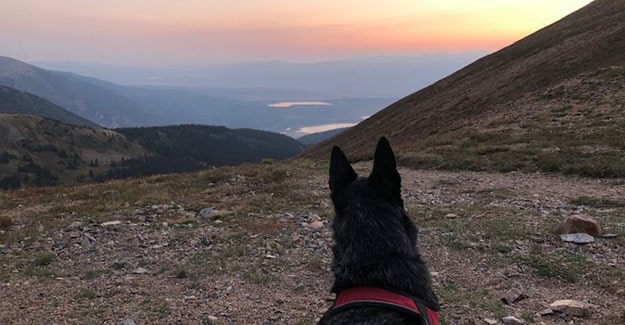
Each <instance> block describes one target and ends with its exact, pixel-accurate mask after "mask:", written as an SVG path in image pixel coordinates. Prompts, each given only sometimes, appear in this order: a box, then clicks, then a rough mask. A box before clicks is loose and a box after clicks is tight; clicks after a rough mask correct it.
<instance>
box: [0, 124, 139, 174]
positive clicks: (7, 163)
mask: <svg viewBox="0 0 625 325" xmlns="http://www.w3.org/2000/svg"><path fill="white" fill-rule="evenodd" d="M5 152H6V153H7V154H8V156H9V157H7V158H8V159H5V160H3V161H2V162H0V175H5V176H10V175H12V174H13V173H14V172H15V171H16V170H18V168H19V166H26V165H31V163H32V164H34V165H37V166H41V167H45V168H47V169H49V170H50V171H51V172H52V174H53V175H56V176H58V177H59V182H60V183H72V182H75V181H76V179H77V177H79V176H81V175H82V176H86V175H88V171H89V170H93V171H94V172H98V171H103V170H105V169H106V167H107V166H108V164H109V163H110V162H111V161H119V160H120V159H121V157H125V158H130V157H135V156H139V155H142V154H144V153H146V150H145V149H143V148H142V147H140V146H138V145H136V144H133V143H131V142H129V141H127V140H126V138H125V137H124V136H123V135H121V134H119V133H117V132H114V131H111V130H105V129H94V128H87V127H78V126H72V125H68V124H64V123H61V122H58V121H55V120H51V119H47V118H41V117H36V116H29V115H11V114H0V154H3V153H5ZM95 159H97V160H98V166H97V167H95V166H88V164H89V163H90V162H91V161H95ZM19 174H20V175H21V176H25V175H26V174H31V173H30V172H24V173H19ZM34 178H35V177H34V175H32V174H31V175H30V176H29V181H28V182H27V183H31V182H33V181H35V180H34ZM22 179H23V177H22ZM40 185H45V184H40Z"/></svg>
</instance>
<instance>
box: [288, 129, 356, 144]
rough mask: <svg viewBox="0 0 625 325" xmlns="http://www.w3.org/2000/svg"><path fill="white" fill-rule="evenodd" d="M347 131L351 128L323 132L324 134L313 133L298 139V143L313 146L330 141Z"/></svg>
mask: <svg viewBox="0 0 625 325" xmlns="http://www.w3.org/2000/svg"><path fill="white" fill-rule="evenodd" d="M347 129H349V128H339V129H334V130H328V131H323V132H316V133H311V134H307V135H304V136H301V137H299V138H297V141H299V142H301V143H302V144H303V145H305V146H312V145H314V144H317V143H319V142H322V141H325V140H328V139H330V138H332V137H334V136H336V135H337V134H339V133H341V132H343V131H345V130H347Z"/></svg>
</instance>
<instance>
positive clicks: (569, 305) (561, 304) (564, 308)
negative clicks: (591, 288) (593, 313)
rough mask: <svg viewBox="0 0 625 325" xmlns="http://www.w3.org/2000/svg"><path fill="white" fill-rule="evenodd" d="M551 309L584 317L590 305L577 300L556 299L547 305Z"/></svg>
mask: <svg viewBox="0 0 625 325" xmlns="http://www.w3.org/2000/svg"><path fill="white" fill-rule="evenodd" d="M549 308H551V310H553V311H559V312H562V313H565V314H567V315H570V316H577V317H584V315H586V314H587V313H588V312H589V311H590V306H589V305H588V304H586V303H583V302H581V301H578V300H572V299H565V300H558V301H555V302H553V303H552V304H551V305H549Z"/></svg>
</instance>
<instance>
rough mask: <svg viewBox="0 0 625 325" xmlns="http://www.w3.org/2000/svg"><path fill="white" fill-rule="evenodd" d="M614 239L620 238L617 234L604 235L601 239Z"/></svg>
mask: <svg viewBox="0 0 625 325" xmlns="http://www.w3.org/2000/svg"><path fill="white" fill-rule="evenodd" d="M614 237H618V235H617V234H603V235H601V238H614Z"/></svg>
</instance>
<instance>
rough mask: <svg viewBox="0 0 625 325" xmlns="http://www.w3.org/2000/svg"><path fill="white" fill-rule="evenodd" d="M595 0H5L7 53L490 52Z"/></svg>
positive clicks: (145, 61) (101, 56) (272, 56)
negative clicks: (228, 0) (226, 0)
mask: <svg viewBox="0 0 625 325" xmlns="http://www.w3.org/2000/svg"><path fill="white" fill-rule="evenodd" d="M589 2H590V1H589V0H551V1H543V0H508V1H501V0H476V1H461V0H438V1H425V0H386V1H371V0H358V1H356V0H341V1H291V0H262V1H261V0H238V1H230V2H225V1H217V0H187V1H184V2H182V1H170V0H133V1H127V0H112V1H104V2H103V1H93V0H56V1H48V0H3V1H2V2H0V12H2V19H0V29H1V30H2V31H3V32H2V33H0V44H2V49H1V53H0V54H1V55H6V56H10V57H15V58H18V59H20V60H25V61H79V62H92V63H96V62H97V63H106V64H116V65H135V66H136V65H153V66H154V65H159V66H180V65H185V66H189V65H197V64H209V63H226V62H227V63H233V62H243V61H259V60H289V61H299V62H310V61H321V60H328V59H342V58H349V57H360V56H372V55H406V54H415V53H441V52H455V53H458V52H475V51H493V50H496V49H499V48H501V47H504V46H506V45H508V44H510V43H512V42H514V41H515V40H518V39H520V38H521V37H523V36H525V35H528V34H530V33H532V32H534V31H536V30H538V29H540V28H542V27H544V26H546V25H548V24H550V23H552V22H555V21H556V20H558V19H560V18H562V17H564V16H565V15H566V14H568V13H570V12H572V11H574V10H576V9H578V8H580V7H582V6H584V5H586V4H587V3H589Z"/></svg>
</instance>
